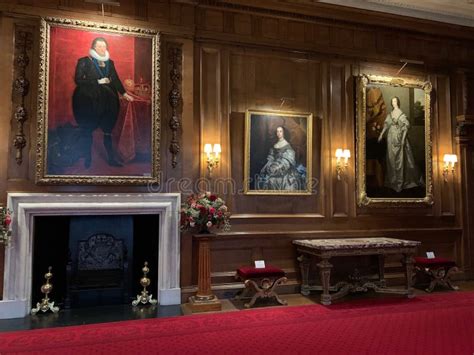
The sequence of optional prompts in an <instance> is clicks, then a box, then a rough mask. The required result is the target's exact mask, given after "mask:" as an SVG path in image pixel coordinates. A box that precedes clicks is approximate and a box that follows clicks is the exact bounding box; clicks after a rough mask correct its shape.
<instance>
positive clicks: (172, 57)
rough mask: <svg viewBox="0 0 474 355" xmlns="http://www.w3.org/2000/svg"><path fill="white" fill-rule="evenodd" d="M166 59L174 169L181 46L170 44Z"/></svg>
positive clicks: (178, 110)
mask: <svg viewBox="0 0 474 355" xmlns="http://www.w3.org/2000/svg"><path fill="white" fill-rule="evenodd" d="M168 59H169V64H170V72H169V74H170V80H171V90H170V92H169V94H168V97H169V103H170V106H171V117H170V121H169V127H170V128H171V133H172V136H171V143H170V147H169V150H170V153H171V154H172V156H173V158H172V162H171V165H172V167H173V168H176V165H178V160H177V155H178V153H179V151H180V150H181V146H180V143H179V140H178V130H179V128H180V127H181V109H182V101H183V100H182V94H181V90H182V89H181V88H182V81H183V76H182V73H181V71H182V66H183V50H182V44H179V43H170V44H169V46H168Z"/></svg>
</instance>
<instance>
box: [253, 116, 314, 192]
mask: <svg viewBox="0 0 474 355" xmlns="http://www.w3.org/2000/svg"><path fill="white" fill-rule="evenodd" d="M311 118H312V117H311V115H310V114H292V113H279V112H259V111H248V112H247V119H246V127H247V129H246V151H247V154H246V158H247V159H246V162H245V170H246V172H247V173H246V184H245V186H246V193H248V194H252V193H256V194H283V193H285V194H301V193H308V192H309V190H308V186H309V183H310V179H311V169H310V168H311V161H310V156H311V152H310V148H309V147H310V145H311V131H310V130H311V127H312V122H311Z"/></svg>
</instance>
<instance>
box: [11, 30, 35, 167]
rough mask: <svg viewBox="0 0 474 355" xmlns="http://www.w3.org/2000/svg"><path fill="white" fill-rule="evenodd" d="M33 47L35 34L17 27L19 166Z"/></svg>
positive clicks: (15, 142)
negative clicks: (27, 71) (28, 69)
mask: <svg viewBox="0 0 474 355" xmlns="http://www.w3.org/2000/svg"><path fill="white" fill-rule="evenodd" d="M32 47H33V33H32V31H31V30H30V29H29V28H25V27H23V26H17V27H16V28H15V66H16V68H15V77H16V79H15V80H14V81H13V103H14V104H17V107H16V109H15V111H14V113H13V117H14V120H15V121H16V123H17V128H16V134H15V138H14V140H13V145H14V147H15V148H16V154H15V160H16V163H17V164H18V165H21V163H22V162H23V148H25V147H26V143H27V141H26V136H25V133H24V129H23V125H24V123H25V121H26V120H27V119H28V113H27V111H26V108H25V98H26V96H27V95H28V93H29V91H30V81H29V80H28V78H27V77H26V68H27V67H28V64H29V63H30V58H29V56H28V52H30V51H31V49H32Z"/></svg>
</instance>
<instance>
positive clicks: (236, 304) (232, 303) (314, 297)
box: [181, 281, 474, 315]
mask: <svg viewBox="0 0 474 355" xmlns="http://www.w3.org/2000/svg"><path fill="white" fill-rule="evenodd" d="M455 284H456V286H459V291H451V290H445V289H443V288H436V289H435V290H434V291H433V292H432V293H438V292H462V291H474V281H459V282H455ZM423 294H427V293H426V292H425V291H424V290H421V289H415V295H423ZM387 297H404V296H397V295H391V294H384V293H375V292H371V291H369V292H367V293H363V292H360V293H354V294H350V295H347V296H346V297H343V298H341V299H338V300H335V301H333V303H334V304H336V303H340V302H345V301H347V300H354V299H362V298H387ZM281 298H282V299H284V300H286V301H287V302H288V306H304V305H310V304H319V303H320V292H312V293H311V294H310V295H309V296H303V295H302V294H299V293H298V294H287V295H281ZM221 302H222V311H221V312H231V311H239V310H244V309H246V308H245V307H244V303H245V302H244V301H243V300H242V301H238V300H233V299H223V300H221ZM259 307H281V306H280V305H278V304H277V303H276V302H274V301H272V300H261V301H260V302H259V301H257V302H256V303H255V305H254V307H253V308H259ZM181 309H182V311H183V314H184V315H191V314H192V312H191V310H190V309H189V307H188V305H187V304H183V305H181Z"/></svg>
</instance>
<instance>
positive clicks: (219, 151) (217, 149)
mask: <svg viewBox="0 0 474 355" xmlns="http://www.w3.org/2000/svg"><path fill="white" fill-rule="evenodd" d="M213 152H214V153H217V154H219V153H221V152H222V150H221V145H220V144H214V148H213Z"/></svg>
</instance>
